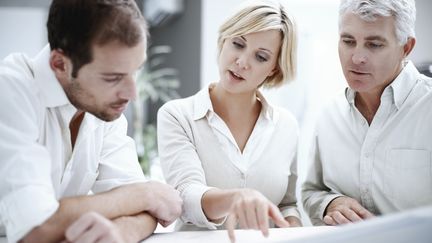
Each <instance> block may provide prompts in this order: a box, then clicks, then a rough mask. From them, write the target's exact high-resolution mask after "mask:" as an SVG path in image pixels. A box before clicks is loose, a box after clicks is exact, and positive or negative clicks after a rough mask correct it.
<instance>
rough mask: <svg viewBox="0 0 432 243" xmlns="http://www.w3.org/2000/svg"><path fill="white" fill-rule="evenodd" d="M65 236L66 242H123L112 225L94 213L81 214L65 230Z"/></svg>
mask: <svg viewBox="0 0 432 243" xmlns="http://www.w3.org/2000/svg"><path fill="white" fill-rule="evenodd" d="M65 236H66V242H80V243H93V242H116V243H122V242H124V240H123V238H122V237H121V234H120V232H119V230H118V228H117V227H116V226H115V225H114V223H113V222H111V221H110V220H109V219H107V218H105V217H103V216H102V215H100V214H98V213H95V212H89V213H86V214H83V215H82V216H81V217H80V218H79V219H78V220H76V221H75V222H74V223H72V225H70V226H69V227H68V228H67V230H66V233H65Z"/></svg>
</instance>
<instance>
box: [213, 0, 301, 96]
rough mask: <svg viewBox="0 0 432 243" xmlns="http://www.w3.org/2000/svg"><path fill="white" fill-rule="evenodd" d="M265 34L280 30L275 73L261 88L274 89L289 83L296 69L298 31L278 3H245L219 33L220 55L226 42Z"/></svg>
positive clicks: (267, 1) (265, 1)
mask: <svg viewBox="0 0 432 243" xmlns="http://www.w3.org/2000/svg"><path fill="white" fill-rule="evenodd" d="M267 30H279V31H280V33H281V40H282V44H281V47H280V52H279V56H278V60H277V71H276V72H275V73H274V74H273V75H272V76H269V77H267V78H266V80H264V82H263V86H264V87H277V86H280V85H282V84H283V83H284V81H291V80H293V79H294V78H295V76H296V69H297V60H296V59H297V29H296V26H295V22H294V19H293V17H292V16H290V15H289V14H288V13H287V11H286V10H285V7H284V6H283V5H282V4H281V3H280V2H277V1H269V0H255V1H248V2H247V3H246V5H243V6H242V7H241V8H240V10H238V11H237V12H236V13H235V14H234V15H233V16H231V17H229V18H228V19H227V20H226V21H225V22H224V23H223V24H222V26H221V27H220V29H219V38H218V51H219V55H220V53H221V51H222V46H223V44H224V42H225V40H226V39H229V38H233V37H238V36H243V35H247V34H251V33H256V32H260V31H267Z"/></svg>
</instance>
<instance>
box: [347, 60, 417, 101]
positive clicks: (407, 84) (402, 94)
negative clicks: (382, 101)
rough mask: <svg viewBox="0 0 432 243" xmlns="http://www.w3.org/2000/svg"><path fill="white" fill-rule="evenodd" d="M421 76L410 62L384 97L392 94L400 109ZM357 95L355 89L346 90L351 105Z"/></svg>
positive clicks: (386, 90) (385, 90)
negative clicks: (389, 93)
mask: <svg viewBox="0 0 432 243" xmlns="http://www.w3.org/2000/svg"><path fill="white" fill-rule="evenodd" d="M419 76H420V73H419V72H418V71H417V69H416V68H415V66H414V64H413V63H412V62H411V61H408V62H407V63H406V65H405V67H404V68H403V69H402V71H401V72H400V73H399V75H398V76H397V77H396V78H395V80H393V82H392V83H391V84H390V85H389V86H387V87H386V88H385V89H384V92H383V95H384V94H385V93H388V92H391V93H392V94H393V102H394V104H395V106H396V108H397V109H399V108H400V107H401V106H402V105H403V103H404V102H405V100H406V99H407V97H408V95H409V93H410V92H411V90H412V89H413V88H414V85H415V84H416V82H417V80H418V79H419ZM355 95H356V92H355V91H354V90H353V89H351V88H349V87H347V88H346V89H345V98H346V99H347V101H348V103H349V104H350V105H354V100H355Z"/></svg>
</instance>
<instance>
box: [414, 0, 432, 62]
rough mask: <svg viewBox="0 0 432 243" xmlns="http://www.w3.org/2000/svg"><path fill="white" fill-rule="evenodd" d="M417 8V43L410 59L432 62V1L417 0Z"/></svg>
mask: <svg viewBox="0 0 432 243" xmlns="http://www.w3.org/2000/svg"><path fill="white" fill-rule="evenodd" d="M416 9H417V21H416V35H417V36H416V39H417V43H416V46H415V47H414V50H413V52H412V53H411V55H410V59H411V60H413V62H414V63H423V62H431V63H432V1H430V0H416Z"/></svg>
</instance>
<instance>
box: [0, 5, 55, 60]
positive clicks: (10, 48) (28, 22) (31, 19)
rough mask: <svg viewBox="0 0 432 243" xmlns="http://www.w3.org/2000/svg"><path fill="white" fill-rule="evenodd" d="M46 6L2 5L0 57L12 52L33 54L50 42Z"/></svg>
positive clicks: (0, 12) (0, 16)
mask: <svg viewBox="0 0 432 243" xmlns="http://www.w3.org/2000/svg"><path fill="white" fill-rule="evenodd" d="M47 11H48V10H47V9H46V8H37V7H24V8H23V7H0V33H1V34H0V46H1V48H0V59H3V58H4V57H6V56H7V55H8V54H10V53H12V52H24V53H27V54H28V55H29V56H33V55H35V54H37V53H38V52H39V50H40V49H42V47H43V46H44V45H45V44H46V43H47V42H48V41H47V37H46V35H47V32H46V27H45V23H46V18H47Z"/></svg>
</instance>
